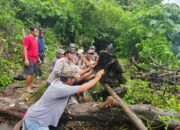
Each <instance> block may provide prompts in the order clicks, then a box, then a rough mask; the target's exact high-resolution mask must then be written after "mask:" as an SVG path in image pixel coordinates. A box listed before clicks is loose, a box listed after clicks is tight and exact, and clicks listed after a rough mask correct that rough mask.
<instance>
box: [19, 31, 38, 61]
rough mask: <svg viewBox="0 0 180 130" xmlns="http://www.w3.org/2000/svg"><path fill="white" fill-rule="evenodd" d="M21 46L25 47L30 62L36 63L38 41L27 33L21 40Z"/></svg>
mask: <svg viewBox="0 0 180 130" xmlns="http://www.w3.org/2000/svg"><path fill="white" fill-rule="evenodd" d="M22 45H23V47H25V48H27V57H28V59H29V60H31V61H32V62H34V63H36V62H37V61H38V41H37V39H36V38H35V37H34V36H33V35H32V34H30V35H27V36H26V37H25V38H24V39H23V42H22Z"/></svg>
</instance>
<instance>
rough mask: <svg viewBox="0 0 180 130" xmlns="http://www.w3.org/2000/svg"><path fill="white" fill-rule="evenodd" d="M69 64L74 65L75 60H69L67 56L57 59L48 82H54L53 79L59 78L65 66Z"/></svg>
mask: <svg viewBox="0 0 180 130" xmlns="http://www.w3.org/2000/svg"><path fill="white" fill-rule="evenodd" d="M67 65H73V62H72V61H69V60H68V59H67V58H66V57H64V58H60V59H57V61H56V63H55V65H54V67H53V70H52V72H51V73H50V75H49V77H48V79H47V81H48V83H52V81H53V80H55V79H57V78H59V77H60V75H61V71H62V69H63V67H64V66H67Z"/></svg>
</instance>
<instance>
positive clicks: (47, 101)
mask: <svg viewBox="0 0 180 130" xmlns="http://www.w3.org/2000/svg"><path fill="white" fill-rule="evenodd" d="M103 74H104V70H100V71H99V72H98V73H97V74H96V76H95V78H94V79H92V80H91V81H89V82H87V83H84V84H82V85H77V86H72V84H73V83H74V82H75V80H76V76H77V73H76V72H75V71H74V70H73V68H71V67H64V68H63V70H62V72H61V77H60V79H56V80H54V81H53V82H52V84H51V85H50V86H49V87H48V88H47V90H46V91H45V93H44V94H43V96H42V97H41V98H40V99H39V100H38V101H37V102H36V103H35V104H34V105H32V106H31V107H30V108H29V109H28V111H27V113H26V116H25V118H24V121H23V130H49V128H48V126H50V125H51V126H54V127H56V126H57V124H58V122H59V119H60V117H61V116H62V114H63V112H64V109H65V107H66V105H67V102H68V99H69V97H70V96H71V95H73V94H77V93H81V92H84V91H87V90H88V89H90V88H91V87H93V86H94V85H95V84H96V82H97V81H99V80H100V78H101V76H102V75H103Z"/></svg>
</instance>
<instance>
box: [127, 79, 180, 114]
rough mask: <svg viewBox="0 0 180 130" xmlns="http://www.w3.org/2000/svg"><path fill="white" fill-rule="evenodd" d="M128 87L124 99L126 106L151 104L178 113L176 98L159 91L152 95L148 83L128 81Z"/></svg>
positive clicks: (179, 106) (178, 105)
mask: <svg viewBox="0 0 180 130" xmlns="http://www.w3.org/2000/svg"><path fill="white" fill-rule="evenodd" d="M128 86H129V88H128V93H127V94H126V95H125V97H124V100H125V101H126V102H127V103H128V104H152V105H154V106H158V107H160V108H162V109H167V110H170V109H171V110H174V111H176V112H180V101H179V100H178V98H177V97H175V96H171V95H169V94H166V95H163V92H161V91H160V92H156V93H154V92H153V90H152V89H151V88H149V85H148V82H146V81H142V80H128Z"/></svg>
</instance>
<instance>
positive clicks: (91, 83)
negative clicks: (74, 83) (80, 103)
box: [76, 70, 104, 93]
mask: <svg viewBox="0 0 180 130" xmlns="http://www.w3.org/2000/svg"><path fill="white" fill-rule="evenodd" d="M103 74H104V70H100V71H99V72H98V73H97V74H96V76H95V78H94V79H92V80H91V81H89V82H87V83H84V84H82V85H80V87H79V89H78V90H77V91H76V93H81V92H84V91H86V90H88V89H90V88H92V87H93V86H94V85H95V84H96V83H97V81H99V80H100V79H101V77H102V75H103Z"/></svg>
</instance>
